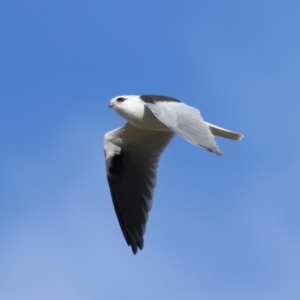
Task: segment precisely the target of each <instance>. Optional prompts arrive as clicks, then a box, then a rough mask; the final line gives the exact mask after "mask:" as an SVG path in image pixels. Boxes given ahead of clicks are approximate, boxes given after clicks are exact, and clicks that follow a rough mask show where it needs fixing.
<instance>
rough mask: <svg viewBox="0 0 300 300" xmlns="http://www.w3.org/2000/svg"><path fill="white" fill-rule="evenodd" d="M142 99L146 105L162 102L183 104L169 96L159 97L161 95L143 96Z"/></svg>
mask: <svg viewBox="0 0 300 300" xmlns="http://www.w3.org/2000/svg"><path fill="white" fill-rule="evenodd" d="M140 98H141V99H142V100H143V101H144V102H146V103H155V102H160V101H167V102H181V101H179V100H177V99H175V98H171V97H167V96H159V95H157V96H156V95H141V96H140Z"/></svg>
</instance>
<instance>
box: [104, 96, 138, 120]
mask: <svg viewBox="0 0 300 300" xmlns="http://www.w3.org/2000/svg"><path fill="white" fill-rule="evenodd" d="M109 107H110V108H111V107H112V108H113V109H114V110H115V111H116V112H117V113H118V114H119V115H120V116H121V117H123V118H125V119H127V120H128V118H132V117H134V116H138V115H142V114H143V111H144V103H143V101H142V100H141V99H140V96H135V95H130V96H128V95H125V96H117V97H114V98H113V99H111V100H110V102H109Z"/></svg>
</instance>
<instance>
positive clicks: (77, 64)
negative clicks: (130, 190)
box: [0, 0, 300, 300]
mask: <svg viewBox="0 0 300 300" xmlns="http://www.w3.org/2000/svg"><path fill="white" fill-rule="evenodd" d="M299 13H300V2H299V1H289V0H288V1H275V0H274V1H267V0H265V1H258V0H257V1H255V0H254V1H221V0H220V1H196V0H195V1H183V0H182V1H176V0H172V1H171V0H169V1H158V0H152V1H125V0H124V1H121V0H116V1H89V0H86V1H75V0H74V1H71V0H70V1H67V0H60V1H58V0H51V1H30V0H28V1H2V3H1V5H0V124H1V126H0V136H1V144H0V187H1V188H0V299H3V300H12V299H16V300H19V299H22V300H26V299H28V300H29V299H30V300H32V299H43V300H48V299H55V300H60V299H63V300H66V299H67V300H68V299H70V300H74V299H75V300H77V299H78V300H81V299H82V300H86V299H88V300H90V299H117V300H118V299H133V300H135V299H145V300H148V299H174V300H176V299H205V300H224V299H225V300H226V299H230V300H240V299H243V300H244V299H245V300H253V299H255V300H265V299H272V300H277V299H278V300H279V299H280V300H281V299H285V300H286V299H287V300H289V299H292V300H293V299H299V297H300V284H299V282H300V218H299V216H300V184H299V176H300V174H299V169H300V160H299V152H300V143H299V137H298V134H297V133H296V131H297V130H298V128H299V126H300V121H299V109H300V76H299V70H300V55H299V53H300V33H299V32H300V17H299ZM120 94H162V95H167V96H172V97H175V98H178V99H180V100H182V101H184V102H185V103H187V104H190V105H191V106H194V107H197V108H199V109H200V111H201V114H202V116H203V117H204V118H205V120H207V121H208V122H211V123H214V124H216V125H219V126H222V127H225V128H228V129H232V130H235V131H238V132H241V133H243V134H244V135H245V138H244V139H243V140H242V141H241V142H233V141H229V140H224V139H223V140H222V139H218V140H217V142H218V144H219V146H220V148H221V149H222V150H223V151H224V152H225V155H224V156H223V157H221V158H220V157H218V156H216V155H213V154H211V153H209V152H207V151H205V150H202V149H199V148H196V147H194V146H192V145H190V144H188V143H187V142H185V141H184V140H182V139H181V138H179V137H176V138H175V139H174V140H173V142H172V143H171V144H170V146H169V147H168V148H167V150H166V151H165V152H164V154H163V156H162V159H161V162H160V167H159V172H158V185H157V188H156V190H155V198H154V205H153V209H152V211H151V213H150V218H149V222H148V226H147V232H146V235H145V247H144V250H142V251H140V252H138V254H137V255H133V254H132V252H131V249H130V248H129V247H128V246H127V245H126V243H125V240H124V238H123V236H122V233H121V230H120V228H119V224H118V221H117V218H116V216H115V212H114V209H113V205H112V201H111V197H110V193H109V188H108V184H107V180H106V174H105V163H104V155H103V135H104V134H105V133H106V132H108V131H110V130H113V129H114V128H116V127H118V126H121V125H122V124H124V123H125V121H124V120H122V119H121V118H120V117H119V116H117V115H116V114H115V113H114V111H112V110H109V109H108V101H109V100H110V99H111V98H112V97H114V96H116V95H120Z"/></svg>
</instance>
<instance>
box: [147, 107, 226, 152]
mask: <svg viewBox="0 0 300 300" xmlns="http://www.w3.org/2000/svg"><path fill="white" fill-rule="evenodd" d="M145 105H146V107H148V108H149V109H150V110H151V111H152V113H153V114H154V115H155V116H156V117H157V118H158V120H159V121H161V122H162V123H164V124H165V125H166V126H167V127H169V128H170V129H171V130H172V131H173V132H175V133H177V134H178V135H180V136H181V137H182V138H184V139H185V140H187V141H188V142H190V143H192V144H194V145H196V146H200V147H203V148H205V149H207V150H209V151H211V152H214V153H215V154H217V155H223V153H222V151H221V150H220V149H219V148H218V146H217V143H216V142H215V139H214V136H213V134H212V133H211V131H210V129H209V126H208V125H207V124H206V122H204V120H203V119H202V117H201V115H200V112H199V110H197V109H195V108H193V107H191V106H188V105H186V104H184V103H183V102H160V101H157V102H155V103H145Z"/></svg>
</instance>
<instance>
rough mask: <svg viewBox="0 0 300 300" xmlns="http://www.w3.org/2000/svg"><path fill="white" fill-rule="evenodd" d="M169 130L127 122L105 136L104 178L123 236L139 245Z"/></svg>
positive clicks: (141, 245)
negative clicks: (142, 126)
mask: <svg viewBox="0 0 300 300" xmlns="http://www.w3.org/2000/svg"><path fill="white" fill-rule="evenodd" d="M172 137H173V133H172V132H161V131H152V130H144V129H139V128H137V127H134V126H133V125H131V124H129V123H127V124H126V125H125V126H123V127H121V128H118V129H116V130H114V131H111V132H108V133H107V134H106V135H105V136H104V152H105V159H106V171H107V178H108V183H109V187H110V192H111V196H112V199H113V204H114V208H115V211H116V214H117V217H118V220H119V223H120V226H121V229H122V232H123V234H124V237H125V240H126V242H127V244H128V245H129V246H131V248H132V251H133V253H134V254H136V252H137V250H138V248H139V249H142V248H143V244H144V240H143V235H144V233H145V229H146V223H147V219H148V212H149V211H150V209H151V206H152V197H153V190H154V187H155V185H156V169H157V166H158V161H159V158H160V155H161V153H162V152H163V150H164V148H165V147H166V146H167V145H168V143H169V142H170V141H171V139H172Z"/></svg>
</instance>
